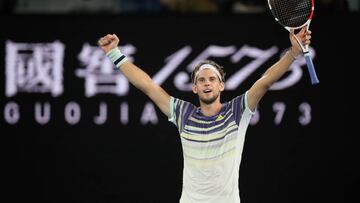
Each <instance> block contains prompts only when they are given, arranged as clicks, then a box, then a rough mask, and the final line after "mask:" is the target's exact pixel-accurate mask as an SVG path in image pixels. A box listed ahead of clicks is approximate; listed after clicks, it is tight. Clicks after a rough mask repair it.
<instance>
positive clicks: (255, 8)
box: [0, 0, 359, 14]
mask: <svg viewBox="0 0 360 203" xmlns="http://www.w3.org/2000/svg"><path fill="white" fill-rule="evenodd" d="M0 2H1V4H0V8H1V12H2V13H6V14H69V13H102V12H103V13H144V12H147V13H159V12H160V13H163V12H171V13H261V12H264V11H265V10H266V6H267V1H265V0H103V1H98V0H63V1H57V0H1V1H0ZM315 5H316V9H317V12H358V11H359V1H358V0H317V1H315Z"/></svg>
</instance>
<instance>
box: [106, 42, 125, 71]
mask: <svg viewBox="0 0 360 203" xmlns="http://www.w3.org/2000/svg"><path fill="white" fill-rule="evenodd" d="M106 56H107V57H109V59H110V60H111V61H112V62H113V63H114V65H115V66H116V67H118V68H120V66H121V65H122V64H123V63H124V62H125V61H127V57H126V56H125V55H124V54H122V53H121V51H120V49H119V48H118V47H115V48H113V49H112V50H110V51H109V52H108V53H107V54H106Z"/></svg>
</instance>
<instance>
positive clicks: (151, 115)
mask: <svg viewBox="0 0 360 203" xmlns="http://www.w3.org/2000/svg"><path fill="white" fill-rule="evenodd" d="M140 122H141V124H143V125H145V124H147V123H151V124H154V125H155V124H157V123H158V122H159V121H158V117H157V115H156V111H155V106H154V104H153V103H151V102H147V103H146V104H145V107H144V111H143V113H142V115H141V121H140Z"/></svg>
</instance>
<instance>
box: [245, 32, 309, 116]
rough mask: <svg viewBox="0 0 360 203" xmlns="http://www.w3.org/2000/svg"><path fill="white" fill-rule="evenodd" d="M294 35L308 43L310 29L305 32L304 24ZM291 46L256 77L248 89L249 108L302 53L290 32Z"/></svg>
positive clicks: (251, 107)
mask: <svg viewBox="0 0 360 203" xmlns="http://www.w3.org/2000/svg"><path fill="white" fill-rule="evenodd" d="M296 36H297V37H298V39H299V40H300V41H301V42H302V43H303V44H304V45H305V44H306V45H309V44H310V38H311V31H310V30H309V31H307V32H306V26H305V27H303V28H302V29H301V30H300V31H299V32H298V33H297V34H296ZM290 41H291V48H290V49H289V51H288V52H286V54H285V55H284V56H283V57H282V58H281V59H280V60H279V61H278V62H276V63H275V64H274V65H272V66H271V67H270V68H269V69H267V70H266V72H265V73H264V74H263V76H262V77H261V78H260V79H258V80H257V81H256V82H255V83H254V84H253V85H252V87H251V88H250V89H249V91H248V105H249V108H250V109H251V110H254V109H255V108H256V105H257V104H258V103H259V101H260V100H261V98H262V97H263V96H264V95H265V93H266V92H267V91H268V89H269V88H270V87H271V85H272V84H273V83H275V82H276V81H277V80H279V79H280V77H281V76H282V75H284V74H285V72H286V71H287V70H288V69H289V67H290V65H291V64H292V62H293V61H294V60H295V58H296V57H297V56H298V55H299V54H301V53H302V50H301V47H300V45H299V44H298V42H297V41H296V39H295V37H294V36H293V31H291V32H290Z"/></svg>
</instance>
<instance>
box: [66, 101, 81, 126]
mask: <svg viewBox="0 0 360 203" xmlns="http://www.w3.org/2000/svg"><path fill="white" fill-rule="evenodd" d="M64 114H65V120H66V122H68V123H69V124H71V125H75V124H77V123H78V122H79V121H80V118H81V109H80V106H79V104H78V103H76V102H69V103H68V104H67V105H66V106H65V113H64Z"/></svg>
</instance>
